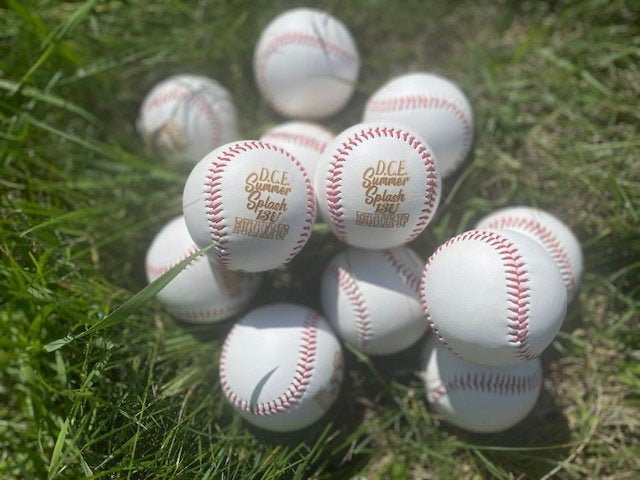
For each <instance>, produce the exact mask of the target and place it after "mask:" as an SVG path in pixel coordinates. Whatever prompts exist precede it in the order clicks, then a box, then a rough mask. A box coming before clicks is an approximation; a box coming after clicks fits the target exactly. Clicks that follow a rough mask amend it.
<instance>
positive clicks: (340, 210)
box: [326, 127, 438, 243]
mask: <svg viewBox="0 0 640 480" xmlns="http://www.w3.org/2000/svg"><path fill="white" fill-rule="evenodd" d="M383 137H384V138H389V137H392V138H396V139H398V140H401V141H403V142H405V143H407V144H408V145H409V146H410V147H412V148H413V149H414V150H415V151H416V152H417V153H418V155H419V156H420V158H421V159H422V160H423V162H424V166H425V169H426V171H427V177H428V178H427V187H426V195H425V200H424V205H423V208H422V211H421V212H420V216H419V217H418V220H417V222H416V225H415V227H414V228H413V230H412V231H411V233H410V234H409V236H408V237H407V239H406V240H405V241H404V243H409V242H411V241H412V240H413V239H415V238H416V237H417V236H418V235H419V234H420V232H422V230H424V228H425V227H426V225H427V224H428V223H429V220H430V219H431V216H432V214H433V211H434V208H435V204H436V199H437V196H438V175H437V173H436V167H435V164H434V162H433V159H432V158H431V155H430V154H429V152H428V151H427V149H426V147H425V146H424V145H423V144H422V142H420V141H419V140H418V139H417V138H416V137H414V136H413V135H411V134H410V133H409V132H407V131H405V130H402V129H398V128H393V127H375V128H368V129H363V130H360V131H358V132H355V133H353V134H351V135H350V136H349V137H348V138H346V139H345V140H344V141H342V143H341V145H340V146H339V147H338V148H337V149H336V153H334V154H333V155H332V160H331V162H330V163H329V168H328V175H327V183H326V193H327V207H328V210H329V218H330V219H331V225H332V230H333V231H334V232H335V234H336V236H337V237H338V238H339V239H340V240H342V241H346V237H347V231H346V226H345V225H344V206H343V204H342V179H343V170H344V164H345V162H346V159H347V158H348V157H349V155H350V154H351V152H352V151H353V150H354V149H355V148H356V147H358V146H359V144H361V143H363V142H364V141H365V140H371V139H374V138H383Z"/></svg>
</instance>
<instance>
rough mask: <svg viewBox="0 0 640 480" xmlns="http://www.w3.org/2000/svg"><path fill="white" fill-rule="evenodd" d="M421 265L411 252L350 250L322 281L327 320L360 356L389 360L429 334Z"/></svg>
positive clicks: (337, 258)
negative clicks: (422, 301)
mask: <svg viewBox="0 0 640 480" xmlns="http://www.w3.org/2000/svg"><path fill="white" fill-rule="evenodd" d="M421 273H422V262H421V261H420V259H419V258H418V257H417V256H416V254H415V253H414V252H413V251H411V250H410V249H409V248H407V247H398V248H393V249H390V250H362V249H359V248H353V247H351V248H348V249H347V250H345V251H344V252H342V253H339V254H338V255H336V256H335V257H334V258H333V259H332V260H331V262H330V263H329V265H328V266H327V268H326V270H325V271H324V274H323V276H322V284H321V294H320V298H321V302H322V308H323V311H324V314H325V316H326V318H327V319H328V320H329V322H330V323H331V325H332V326H333V328H334V330H335V331H336V332H337V333H338V335H339V336H340V337H341V338H342V339H343V340H345V341H347V342H349V343H351V344H352V345H353V346H355V347H356V348H358V349H359V350H361V351H362V352H365V353H368V354H372V355H388V354H392V353H396V352H399V351H401V350H404V349H405V348H407V347H409V346H411V345H413V344H414V343H415V342H416V341H417V340H418V339H419V338H420V337H421V336H422V335H423V334H424V332H425V331H426V330H427V321H426V318H425V316H424V313H423V312H422V308H421V306H420V299H419V298H418V287H419V285H420V276H421Z"/></svg>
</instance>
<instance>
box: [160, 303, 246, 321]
mask: <svg viewBox="0 0 640 480" xmlns="http://www.w3.org/2000/svg"><path fill="white" fill-rule="evenodd" d="M241 306H242V302H234V303H232V304H230V305H227V306H225V307H219V308H211V309H206V310H190V311H181V310H176V309H175V308H170V307H167V312H169V314H170V315H173V316H174V317H178V318H181V319H182V320H209V319H212V318H213V319H218V318H220V317H225V316H229V315H232V314H234V313H236V312H238V311H239V310H240V308H241Z"/></svg>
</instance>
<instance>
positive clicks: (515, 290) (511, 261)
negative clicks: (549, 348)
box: [420, 230, 536, 361]
mask: <svg viewBox="0 0 640 480" xmlns="http://www.w3.org/2000/svg"><path fill="white" fill-rule="evenodd" d="M469 240H471V241H480V242H483V243H486V244H488V245H490V246H491V247H493V248H494V249H495V251H496V252H497V253H498V255H500V258H501V260H502V262H503V263H502V264H503V266H504V267H505V280H506V288H507V296H508V301H509V307H508V308H507V326H508V332H509V337H510V340H509V343H510V344H512V345H513V346H514V347H515V348H516V352H517V355H518V357H519V358H521V359H522V360H525V361H527V360H531V359H532V358H535V357H536V355H534V354H532V353H531V351H530V346H529V344H528V343H527V335H528V328H529V297H530V291H529V284H528V283H529V278H528V277H527V271H526V270H525V268H524V267H525V265H526V264H525V262H524V260H523V259H522V255H521V254H520V252H519V251H518V249H517V247H516V246H515V245H514V244H513V243H512V242H511V241H509V240H508V239H507V238H506V237H504V236H503V235H500V234H499V233H497V232H491V231H486V230H470V231H468V232H465V233H463V234H461V235H458V236H456V237H453V238H451V239H449V240H448V241H447V242H446V243H444V244H442V245H440V246H439V247H438V248H437V249H436V251H435V252H434V253H433V255H431V257H430V258H429V260H427V264H426V265H425V269H424V274H423V277H422V283H421V288H420V300H421V303H422V308H423V310H424V312H425V314H426V315H427V322H429V325H430V326H431V329H432V330H433V332H434V334H435V335H436V337H437V338H438V339H439V340H440V341H441V342H442V343H444V344H445V345H447V347H449V349H450V350H452V351H453V349H451V347H450V346H449V345H448V344H447V342H446V341H445V339H444V338H443V337H442V335H441V334H440V333H439V332H438V329H437V327H436V325H435V323H434V321H433V319H432V318H431V315H430V314H429V309H428V307H427V302H426V293H425V286H426V282H425V280H426V273H427V271H428V270H429V266H430V265H431V263H432V262H433V259H434V258H435V257H436V256H437V255H438V254H439V253H440V252H441V251H442V250H443V249H445V248H447V247H448V246H450V245H451V244H453V243H458V242H461V241H469Z"/></svg>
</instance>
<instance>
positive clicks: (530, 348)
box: [420, 230, 567, 365]
mask: <svg viewBox="0 0 640 480" xmlns="http://www.w3.org/2000/svg"><path fill="white" fill-rule="evenodd" d="M420 294H421V297H422V305H423V307H424V309H425V313H426V314H427V320H428V322H429V324H430V325H431V328H432V330H433V331H434V333H435V334H436V336H437V337H438V338H439V339H440V340H441V341H442V342H443V343H445V344H446V345H448V346H449V348H451V349H452V350H453V351H454V352H456V353H457V354H458V355H460V356H461V357H462V358H464V359H465V360H467V361H469V362H474V363H480V364H485V365H512V364H516V363H522V362H526V361H529V360H531V359H532V358H535V357H537V356H538V355H540V354H541V353H542V351H543V350H544V349H545V348H546V347H547V346H548V345H549V344H550V343H551V341H552V340H553V339H554V337H555V336H556V333H558V330H559V329H560V326H561V325H562V320H563V319H564V314H565V311H566V308H567V291H566V289H565V288H564V283H563V281H562V276H561V275H560V271H559V270H558V267H557V266H556V264H555V262H554V261H553V258H551V257H550V256H549V254H547V252H546V251H545V250H544V249H543V248H542V247H541V246H540V245H538V244H537V243H536V242H535V241H533V240H531V239H530V238H527V237H525V236H524V235H522V234H520V233H517V232H513V231H510V230H471V231H468V232H465V233H463V234H461V235H458V236H457V237H453V238H452V239H450V240H449V241H447V242H446V243H445V244H443V245H441V246H440V247H439V248H438V249H437V250H436V251H435V253H434V254H433V255H432V256H431V258H429V260H427V263H426V265H425V267H424V273H423V276H422V284H421V286H420Z"/></svg>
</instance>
